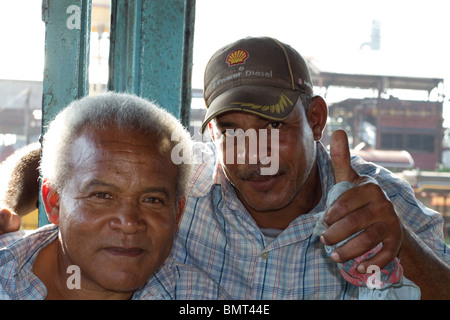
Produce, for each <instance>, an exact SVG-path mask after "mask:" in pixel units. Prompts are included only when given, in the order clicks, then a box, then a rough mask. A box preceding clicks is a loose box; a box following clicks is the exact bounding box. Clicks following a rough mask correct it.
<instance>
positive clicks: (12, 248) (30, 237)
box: [0, 224, 59, 267]
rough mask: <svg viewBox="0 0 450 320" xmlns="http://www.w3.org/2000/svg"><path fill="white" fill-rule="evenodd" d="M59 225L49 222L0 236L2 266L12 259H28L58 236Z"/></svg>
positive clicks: (19, 260)
mask: <svg viewBox="0 0 450 320" xmlns="http://www.w3.org/2000/svg"><path fill="white" fill-rule="evenodd" d="M58 230H59V228H58V226H55V225H52V224H49V225H46V226H43V227H40V228H38V229H36V230H27V231H23V230H21V231H17V232H11V233H8V234H4V235H1V236H0V243H1V244H2V248H1V249H0V267H1V266H2V265H4V264H5V263H7V262H8V260H10V259H15V260H18V262H19V263H21V262H22V261H26V260H27V259H28V258H29V256H30V255H33V254H34V253H35V252H36V251H37V250H39V249H40V248H41V247H45V246H46V245H47V244H48V243H49V241H51V240H53V239H54V238H56V237H57V234H58Z"/></svg>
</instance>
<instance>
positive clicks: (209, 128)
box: [208, 122, 215, 141]
mask: <svg viewBox="0 0 450 320" xmlns="http://www.w3.org/2000/svg"><path fill="white" fill-rule="evenodd" d="M208 130H209V135H210V136H211V139H212V141H215V139H214V130H213V128H212V124H211V122H209V123H208Z"/></svg>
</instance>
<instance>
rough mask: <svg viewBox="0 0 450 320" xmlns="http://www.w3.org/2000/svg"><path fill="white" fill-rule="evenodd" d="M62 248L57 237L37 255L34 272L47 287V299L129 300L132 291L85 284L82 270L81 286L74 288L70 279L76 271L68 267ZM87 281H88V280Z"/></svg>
mask: <svg viewBox="0 0 450 320" xmlns="http://www.w3.org/2000/svg"><path fill="white" fill-rule="evenodd" d="M66 258H67V257H65V255H64V252H63V250H62V248H61V244H60V241H59V240H58V239H56V240H55V241H53V242H52V243H50V244H49V245H48V246H47V247H45V248H43V249H42V250H41V251H40V252H39V253H38V256H37V257H36V261H35V262H34V266H33V272H34V274H35V275H36V276H37V277H38V278H39V279H40V280H41V281H42V282H43V283H44V285H45V287H46V288H47V297H46V300H129V299H131V297H132V293H130V292H124V293H122V292H113V291H109V290H106V289H104V288H101V287H99V286H97V287H95V288H94V287H92V286H86V285H84V283H85V282H84V281H83V275H82V273H83V272H82V271H81V272H80V273H81V274H80V277H79V278H80V279H78V281H80V286H79V287H80V288H79V289H78V288H76V287H75V288H73V286H72V281H71V279H69V277H71V275H74V274H75V273H74V272H71V271H70V269H68V267H69V265H70V264H68V263H65V261H67V259H66ZM86 283H87V282H86Z"/></svg>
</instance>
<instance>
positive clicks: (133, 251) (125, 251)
mask: <svg viewBox="0 0 450 320" xmlns="http://www.w3.org/2000/svg"><path fill="white" fill-rule="evenodd" d="M105 251H106V252H108V253H109V254H111V255H113V256H119V257H127V258H136V257H139V256H141V255H142V254H144V252H145V251H144V249H141V248H135V247H132V248H126V247H109V248H105Z"/></svg>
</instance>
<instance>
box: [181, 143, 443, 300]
mask: <svg viewBox="0 0 450 320" xmlns="http://www.w3.org/2000/svg"><path fill="white" fill-rule="evenodd" d="M202 148H203V151H204V152H203V155H202V157H203V159H201V160H202V163H201V164H199V165H198V167H197V168H196V172H195V174H194V177H193V184H192V187H191V189H190V192H189V197H188V199H187V203H186V209H185V212H184V214H183V217H182V219H181V223H180V226H179V231H178V235H177V237H176V241H175V244H174V250H173V254H174V256H175V258H176V260H177V261H179V262H180V263H185V264H191V265H194V266H195V267H197V268H199V269H200V270H203V271H204V272H206V273H207V274H208V275H210V276H211V277H212V278H213V279H214V280H215V281H216V282H217V283H218V284H219V285H220V286H221V287H223V288H224V289H225V290H226V291H227V292H228V293H229V294H230V295H231V296H232V297H233V298H235V299H358V298H359V295H358V287H357V286H355V285H352V284H350V283H349V282H347V281H346V280H345V279H344V278H343V276H342V275H341V273H340V272H339V268H338V265H337V264H336V263H334V262H333V261H332V260H331V259H330V258H329V256H328V255H327V253H326V252H325V250H324V246H323V244H322V243H321V242H320V239H319V236H318V235H315V234H313V230H314V228H315V226H316V224H317V222H318V219H319V216H320V213H321V212H322V211H324V209H325V208H326V201H327V195H328V192H329V190H330V189H331V187H332V186H333V185H334V184H335V181H334V174H333V167H332V164H331V159H330V157H329V154H328V152H327V151H326V149H325V148H324V146H323V145H322V144H321V143H320V142H319V143H317V150H318V152H317V153H318V154H317V163H318V168H319V173H320V177H321V187H322V194H323V196H322V199H321V200H320V201H319V203H318V204H317V205H316V207H315V208H314V209H313V210H311V212H309V213H308V214H302V215H300V216H299V217H298V218H296V219H295V220H293V221H292V222H291V223H290V225H289V226H288V227H287V228H286V229H285V230H280V231H279V234H278V233H277V232H273V231H274V230H269V231H270V234H268V233H266V235H265V234H264V233H263V231H266V230H263V231H262V230H260V228H259V227H258V226H257V224H256V223H255V221H254V220H253V218H252V217H251V215H250V214H249V213H248V211H247V210H246V209H245V208H244V206H243V205H242V203H241V202H240V201H239V200H238V198H237V196H236V192H235V190H234V188H233V186H232V185H231V184H230V183H229V181H228V180H227V179H226V177H225V175H224V173H223V171H222V168H221V167H220V165H218V164H216V163H215V156H214V146H213V145H210V146H209V149H208V150H206V147H205V145H203V146H202ZM197 156H198V154H197ZM199 162H200V161H199ZM352 166H353V168H354V169H355V170H356V171H357V172H358V173H360V174H365V175H369V176H372V177H373V178H375V179H376V180H377V182H378V183H379V184H380V185H381V187H382V188H383V190H384V191H385V193H386V194H387V196H388V197H389V199H390V200H391V201H392V202H393V203H394V205H395V208H396V210H397V213H398V215H399V217H400V219H401V220H402V221H403V222H404V223H405V224H406V225H408V226H409V227H410V228H411V229H412V230H413V231H414V232H416V233H417V235H418V236H419V237H421V238H422V239H423V241H424V242H425V243H426V244H427V245H428V246H430V248H432V249H433V251H435V252H436V254H437V255H438V256H439V257H441V258H442V259H443V260H444V261H446V262H447V263H450V254H449V252H450V250H449V248H448V247H447V246H446V245H445V243H444V241H443V218H442V216H441V215H440V214H439V213H437V212H435V211H432V210H430V209H428V208H426V207H424V206H423V205H422V204H420V203H419V202H418V201H417V200H416V199H415V197H414V192H413V190H412V189H411V187H410V186H409V184H408V183H407V182H406V181H404V180H401V179H399V178H398V177H397V176H395V175H394V174H392V173H391V172H389V171H388V170H385V169H383V168H381V167H378V166H376V165H374V164H371V163H367V162H364V161H363V160H361V159H359V158H356V157H354V158H352ZM272 239H273V240H272Z"/></svg>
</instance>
